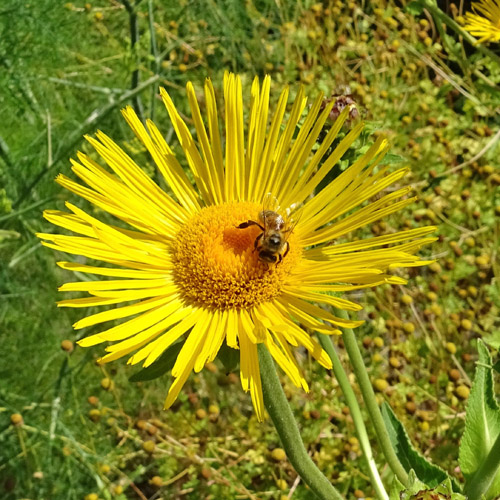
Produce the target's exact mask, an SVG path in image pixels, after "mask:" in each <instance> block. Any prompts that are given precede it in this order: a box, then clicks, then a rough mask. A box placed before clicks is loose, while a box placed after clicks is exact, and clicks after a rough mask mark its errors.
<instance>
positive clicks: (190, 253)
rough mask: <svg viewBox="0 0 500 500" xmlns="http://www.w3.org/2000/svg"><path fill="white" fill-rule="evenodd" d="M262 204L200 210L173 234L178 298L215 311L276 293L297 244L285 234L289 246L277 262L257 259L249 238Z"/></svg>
mask: <svg viewBox="0 0 500 500" xmlns="http://www.w3.org/2000/svg"><path fill="white" fill-rule="evenodd" d="M261 210H262V205H261V204H258V203H253V202H231V203H224V204H221V205H215V206H209V207H205V208H203V209H202V210H201V211H200V212H199V213H198V214H196V215H195V216H194V217H192V218H191V219H190V220H189V221H188V222H187V223H186V224H185V225H184V226H183V227H182V229H181V230H180V231H179V232H178V233H177V235H176V237H175V239H174V242H173V245H172V259H173V263H174V279H175V282H176V283H177V285H178V286H179V288H180V290H181V294H182V297H183V299H184V300H185V301H186V302H187V303H190V304H194V305H197V306H201V307H208V308H215V309H230V308H251V307H253V306H255V305H257V304H259V303H262V302H266V301H270V300H272V299H273V298H274V297H276V296H278V295H279V294H280V292H281V288H282V285H283V283H284V282H285V280H286V278H287V276H288V275H289V274H290V272H291V271H292V270H293V268H294V267H295V266H296V265H297V264H298V262H299V260H300V258H301V255H302V247H301V246H300V244H299V242H298V239H297V238H296V236H295V234H294V233H293V232H291V233H287V234H286V238H287V241H288V243H289V245H290V250H289V251H288V253H287V255H286V256H285V257H284V258H283V260H282V262H280V263H279V264H267V263H264V262H261V261H260V260H259V255H258V251H256V250H255V247H254V242H255V240H256V238H257V237H258V236H259V234H260V233H261V232H262V230H261V229H260V228H259V227H258V226H250V227H248V228H245V229H240V228H238V227H237V226H238V225H239V224H241V223H242V222H246V221H248V220H253V221H258V216H259V212H260V211H261Z"/></svg>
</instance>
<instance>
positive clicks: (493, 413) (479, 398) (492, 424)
mask: <svg viewBox="0 0 500 500" xmlns="http://www.w3.org/2000/svg"><path fill="white" fill-rule="evenodd" d="M477 347H478V351H479V362H478V363H477V366H476V374H475V376H474V383H473V384H472V388H471V391H470V396H469V400H468V402H467V412H466V416H465V432H464V435H463V436H462V440H461V442H460V449H459V454H458V463H459V464H460V469H461V470H462V473H463V475H464V476H465V478H466V480H467V479H471V478H472V477H473V476H474V474H475V472H476V471H477V470H478V469H479V468H480V467H481V465H482V464H483V462H484V461H485V459H486V458H487V456H488V453H489V452H490V450H491V447H492V446H493V443H494V442H495V440H496V439H497V437H498V435H499V434H500V411H499V407H498V404H497V401H496V399H495V393H494V389H493V371H492V367H491V357H490V354H489V352H488V349H487V348H486V347H485V345H484V344H483V342H482V341H481V340H478V341H477ZM466 484H467V481H466ZM499 494H500V471H499V472H498V473H497V474H496V475H495V477H494V479H493V482H492V483H491V486H490V487H489V490H488V494H487V496H486V499H487V500H488V499H490V498H496V497H497V496H498V495H499Z"/></svg>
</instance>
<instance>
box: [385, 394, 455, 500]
mask: <svg viewBox="0 0 500 500" xmlns="http://www.w3.org/2000/svg"><path fill="white" fill-rule="evenodd" d="M382 417H383V418H384V422H385V426H386V428H387V431H388V433H389V438H390V439H391V443H392V446H393V448H394V451H395V452H396V455H397V456H398V458H399V461H400V462H401V465H402V466H403V467H404V468H405V470H406V471H407V472H410V471H411V470H412V469H413V470H414V471H415V474H416V477H417V478H418V479H420V481H423V482H424V483H425V484H426V485H427V486H428V487H430V488H433V487H436V486H438V485H439V484H440V483H442V482H443V481H445V480H447V479H449V476H448V474H447V473H446V472H445V471H444V470H443V469H441V468H440V467H438V466H437V465H434V464H433V463H431V462H429V461H428V460H427V459H426V458H425V457H423V456H422V455H421V454H420V453H419V452H418V451H417V450H416V449H415V448H414V447H413V445H412V444H411V441H410V438H409V437H408V434H407V433H406V430H405V428H404V427H403V424H402V423H401V422H400V421H399V420H398V418H397V417H396V415H395V414H394V412H393V411H392V408H391V407H390V406H389V405H388V404H387V403H385V402H384V404H383V405H382ZM454 486H456V489H457V490H460V488H459V486H458V485H454Z"/></svg>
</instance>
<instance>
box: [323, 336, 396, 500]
mask: <svg viewBox="0 0 500 500" xmlns="http://www.w3.org/2000/svg"><path fill="white" fill-rule="evenodd" d="M317 335H318V339H319V343H320V344H321V346H322V347H323V349H324V350H325V351H326V353H327V354H328V356H330V359H331V360H332V365H333V373H334V374H335V377H336V378H337V381H338V383H339V385H340V388H341V389H342V392H343V394H344V397H345V400H346V402H347V406H349V410H350V412H351V416H352V420H353V422H354V427H355V428H356V433H357V435H358V439H359V444H360V446H361V450H362V451H363V454H364V456H365V459H366V461H367V462H368V473H369V474H370V478H371V482H372V485H373V487H374V488H375V493H376V494H377V497H378V498H379V499H380V500H389V496H388V495H387V491H386V490H385V488H384V483H382V479H381V478H380V475H379V473H378V470H377V464H376V463H375V460H374V458H373V453H372V447H371V445H370V440H369V438H368V433H367V432H366V427H365V423H364V421H363V416H362V415H361V410H360V408H359V404H358V400H357V399H356V395H355V394H354V391H353V389H352V387H351V383H350V382H349V379H348V378H347V374H346V372H345V370H344V367H343V365H342V362H341V361H340V358H339V356H338V354H337V351H336V350H335V347H334V346H333V342H332V339H331V338H330V337H329V336H328V335H323V334H321V333H318V334H317Z"/></svg>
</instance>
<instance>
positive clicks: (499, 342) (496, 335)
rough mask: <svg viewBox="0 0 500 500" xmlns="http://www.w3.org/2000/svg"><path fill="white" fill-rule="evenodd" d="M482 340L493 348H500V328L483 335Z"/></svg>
mask: <svg viewBox="0 0 500 500" xmlns="http://www.w3.org/2000/svg"><path fill="white" fill-rule="evenodd" d="M483 340H484V342H486V343H487V344H488V345H489V346H490V347H492V348H493V349H496V350H500V330H495V331H494V332H491V333H490V334H488V335H483Z"/></svg>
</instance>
